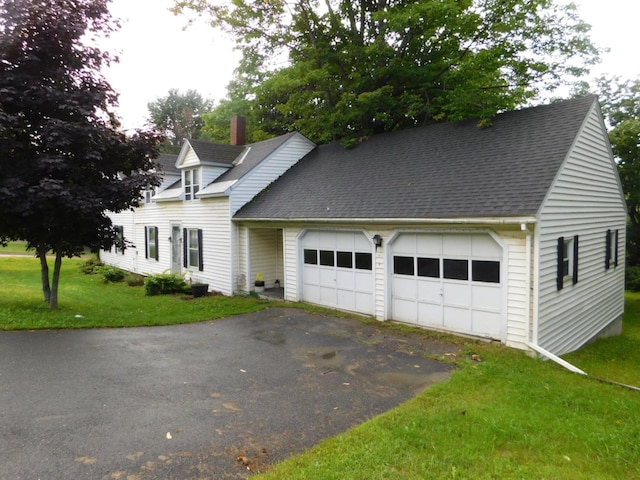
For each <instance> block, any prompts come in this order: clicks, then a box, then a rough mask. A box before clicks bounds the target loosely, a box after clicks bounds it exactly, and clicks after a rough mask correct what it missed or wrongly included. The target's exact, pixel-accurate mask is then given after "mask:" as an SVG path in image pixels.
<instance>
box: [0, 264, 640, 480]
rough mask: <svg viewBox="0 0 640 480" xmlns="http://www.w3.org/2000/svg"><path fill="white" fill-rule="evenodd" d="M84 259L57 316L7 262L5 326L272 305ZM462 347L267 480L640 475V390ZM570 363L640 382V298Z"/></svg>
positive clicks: (34, 283) (71, 268)
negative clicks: (440, 371)
mask: <svg viewBox="0 0 640 480" xmlns="http://www.w3.org/2000/svg"><path fill="white" fill-rule="evenodd" d="M80 263H81V262H80V261H79V260H71V261H70V260H66V259H65V261H64V263H63V265H64V267H63V268H64V271H63V276H62V279H61V291H60V306H61V308H60V310H59V311H58V312H51V311H49V310H48V309H46V308H45V307H44V305H43V302H42V299H41V298H40V292H39V285H38V274H39V272H38V262H37V260H36V259H28V258H0V277H1V278H2V287H1V288H0V328H4V329H16V328H48V327H51V328H59V327H87V326H100V327H113V326H121V325H127V326H133V325H159V324H170V323H181V322H186V321H196V320H204V319H210V318H215V317H218V316H226V315H231V314H234V313H241V312H248V311H253V310H257V309H262V308H268V306H269V305H270V304H268V303H264V302H261V301H259V300H257V299H254V298H252V297H242V298H228V297H206V298H203V299H197V300H185V299H184V298H185V297H180V296H169V297H146V296H144V291H143V289H142V288H140V287H136V288H132V287H129V286H127V285H125V284H104V283H103V282H102V279H101V278H100V277H99V276H96V275H91V276H88V275H84V274H81V273H79V272H78V265H79V264H80ZM76 315H82V317H80V318H77V317H76ZM378 325H379V327H378V328H381V329H385V328H392V329H394V331H396V332H398V331H407V332H409V331H411V332H413V334H419V335H430V334H429V333H427V332H424V331H418V332H419V333H415V332H416V330H411V329H406V328H404V327H402V328H400V327H398V326H395V325H387V324H378ZM457 341H458V342H460V343H462V344H463V349H464V355H462V356H461V357H460V358H458V365H459V367H460V368H459V369H458V370H457V371H456V372H455V373H454V374H453V375H452V377H451V379H450V380H448V381H446V382H443V383H440V384H437V385H435V386H433V387H431V388H429V389H428V390H426V391H424V392H423V393H422V394H420V395H418V396H417V397H416V398H414V399H412V400H410V401H409V402H406V403H404V404H403V405H401V406H399V407H398V408H396V409H394V410H391V411H389V412H387V413H386V414H383V415H381V416H379V417H376V418H374V419H372V420H370V421H368V422H366V423H364V424H362V425H360V426H358V427H356V428H354V429H352V430H350V431H348V432H346V433H344V434H342V435H338V436H337V437H334V438H331V439H328V440H326V441H325V442H322V443H321V444H320V445H318V446H316V447H315V448H313V449H311V450H310V451H308V452H307V453H305V454H303V455H300V456H296V457H292V458H291V459H289V460H287V461H285V462H283V463H281V464H278V465H275V466H273V467H272V468H271V469H270V470H269V471H268V472H267V473H265V474H263V475H260V476H257V477H256V478H257V479H259V480H271V479H283V478H286V479H318V480H320V479H354V480H356V479H358V480H359V479H363V478H366V479H416V480H417V479H474V480H476V479H523V478H524V479H530V478H535V479H589V480H591V479H612V480H613V479H616V480H617V479H621V478H624V479H640V392H637V391H632V390H629V389H626V388H623V387H620V386H616V385H612V384H609V383H604V382H601V381H599V380H596V379H593V378H588V377H584V376H581V375H577V374H573V373H570V372H568V371H566V370H564V369H563V368H561V367H560V366H558V365H556V364H555V363H553V362H550V361H542V360H539V359H535V358H531V357H529V356H527V355H526V354H524V353H523V352H519V351H515V350H512V349H509V348H506V347H503V346H501V345H498V344H485V343H481V342H474V341H471V340H461V339H459V338H458V339H457ZM472 355H477V357H476V358H479V360H480V361H474V360H472V358H471V356H472ZM565 359H567V360H568V361H570V362H572V363H573V364H575V365H576V366H578V367H580V368H582V369H583V370H585V371H587V372H588V373H590V374H592V375H594V376H596V377H600V378H603V379H609V380H614V381H617V382H624V383H627V384H632V385H637V386H640V369H639V368H638V365H640V295H638V294H628V295H627V312H626V315H625V321H624V331H623V334H622V335H621V336H619V337H614V338H609V339H604V340H600V341H598V342H595V343H593V344H591V345H589V346H588V347H585V348H584V349H582V350H580V351H579V352H576V353H573V354H571V355H567V356H565Z"/></svg>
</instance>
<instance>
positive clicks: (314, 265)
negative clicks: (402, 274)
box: [300, 230, 374, 315]
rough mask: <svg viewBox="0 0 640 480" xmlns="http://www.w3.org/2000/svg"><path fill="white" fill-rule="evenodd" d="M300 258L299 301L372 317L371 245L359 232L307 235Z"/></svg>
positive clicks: (302, 242) (317, 232)
mask: <svg viewBox="0 0 640 480" xmlns="http://www.w3.org/2000/svg"><path fill="white" fill-rule="evenodd" d="M300 257H301V263H302V266H301V267H302V268H301V271H302V279H301V284H302V300H303V301H305V302H310V303H316V304H319V305H324V306H327V307H333V308H339V309H341V310H349V311H353V312H360V313H365V314H368V315H372V314H373V288H374V281H373V245H372V243H371V241H370V240H369V239H368V238H367V237H366V236H365V235H364V234H363V233H362V232H350V231H319V230H312V231H308V232H306V233H305V235H304V236H303V237H302V239H301V240H300Z"/></svg>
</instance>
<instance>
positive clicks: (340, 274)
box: [335, 269, 355, 290]
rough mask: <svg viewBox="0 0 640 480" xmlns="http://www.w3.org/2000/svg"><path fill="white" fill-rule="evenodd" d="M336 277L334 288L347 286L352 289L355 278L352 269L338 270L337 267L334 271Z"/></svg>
mask: <svg viewBox="0 0 640 480" xmlns="http://www.w3.org/2000/svg"><path fill="white" fill-rule="evenodd" d="M335 278H336V288H339V289H345V288H348V289H350V290H353V289H354V288H353V286H354V284H355V278H354V274H353V271H352V270H340V269H337V270H336V272H335Z"/></svg>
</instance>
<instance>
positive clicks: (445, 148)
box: [235, 96, 597, 219]
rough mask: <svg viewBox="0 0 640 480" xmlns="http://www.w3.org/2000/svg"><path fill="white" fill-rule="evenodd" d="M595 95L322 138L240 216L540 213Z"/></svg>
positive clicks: (326, 216) (236, 216)
mask: <svg viewBox="0 0 640 480" xmlns="http://www.w3.org/2000/svg"><path fill="white" fill-rule="evenodd" d="M594 102H597V98H596V97H595V96H588V97H583V98H579V99H574V100H568V101H564V102H558V103H554V104H551V105H545V106H540V107H534V108H528V109H523V110H519V111H513V112H507V113H503V114H500V115H497V116H496V117H495V118H494V119H493V121H492V125H491V126H490V127H487V128H479V127H478V126H477V121H476V120H466V121H461V122H455V123H447V124H439V125H432V126H428V127H423V128H413V129H408V130H403V131H398V132H391V133H386V134H381V135H374V136H372V137H370V138H369V139H367V140H365V141H364V142H362V143H360V144H359V145H358V146H356V147H355V148H352V149H345V148H343V147H342V146H340V145H338V144H330V145H324V146H320V147H317V148H316V149H315V150H314V151H312V152H311V153H309V154H308V155H307V156H306V157H305V158H303V159H302V160H300V161H299V162H298V163H297V164H296V165H294V166H293V167H292V168H291V169H289V170H288V171H287V172H286V173H285V174H284V175H283V176H282V177H280V179H278V180H277V181H276V182H274V183H273V184H272V185H271V186H270V187H269V188H268V189H267V190H265V191H264V192H263V193H262V194H261V195H259V196H258V197H256V198H255V199H254V200H253V201H252V202H250V203H249V204H247V205H246V206H245V207H243V208H242V209H241V210H240V211H239V212H238V213H237V214H236V215H235V218H265V219H270V218H271V219H275V218H279V219H319V218H323V219H324V218H326V219H331V218H335V219H350V218H354V219H355V218H362V219H365V218H367V219H376V218H378V219H384V218H407V219H409V218H456V217H486V216H519V215H532V214H535V213H536V212H537V211H538V209H539V207H540V205H541V203H542V200H543V199H544V196H545V194H546V192H547V191H548V189H549V187H550V186H551V183H552V181H553V179H554V177H555V175H556V173H557V171H558V169H559V167H560V166H561V164H562V162H563V160H564V159H565V157H566V155H567V154H568V152H569V149H570V148H571V146H572V144H573V142H574V140H575V138H576V136H577V134H578V132H579V130H580V128H581V126H582V125H583V122H584V121H585V118H586V116H587V114H588V112H589V111H590V109H591V108H592V106H593V104H594Z"/></svg>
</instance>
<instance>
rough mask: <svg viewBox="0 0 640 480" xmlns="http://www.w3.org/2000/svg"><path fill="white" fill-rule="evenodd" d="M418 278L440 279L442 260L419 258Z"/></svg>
mask: <svg viewBox="0 0 640 480" xmlns="http://www.w3.org/2000/svg"><path fill="white" fill-rule="evenodd" d="M418 276H419V277H431V278H440V259H439V258H420V257H418Z"/></svg>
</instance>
